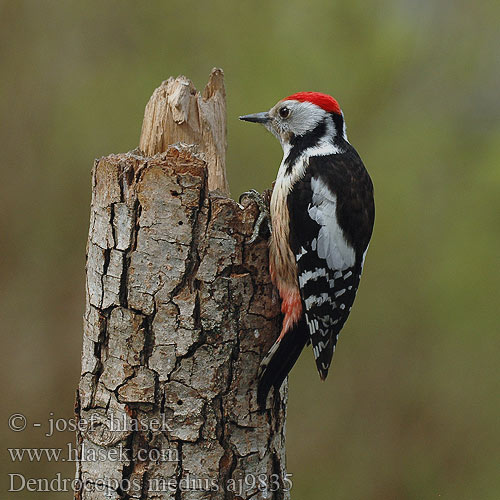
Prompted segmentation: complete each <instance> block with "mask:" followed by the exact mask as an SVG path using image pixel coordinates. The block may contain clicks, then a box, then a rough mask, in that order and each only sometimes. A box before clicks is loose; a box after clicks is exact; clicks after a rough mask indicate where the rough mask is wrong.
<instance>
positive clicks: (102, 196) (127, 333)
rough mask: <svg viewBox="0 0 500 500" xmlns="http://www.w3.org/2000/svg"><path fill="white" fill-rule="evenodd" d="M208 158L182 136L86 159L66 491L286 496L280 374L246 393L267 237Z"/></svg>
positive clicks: (269, 303)
mask: <svg viewBox="0 0 500 500" xmlns="http://www.w3.org/2000/svg"><path fill="white" fill-rule="evenodd" d="M143 132H144V127H143ZM220 136H221V137H225V132H224V133H222V134H220ZM185 140H186V139H185ZM187 140H188V141H190V138H189V137H188V138H187ZM202 149H203V148H202ZM220 164H221V163H219V165H220ZM209 172H210V171H209V170H208V169H207V162H206V161H204V159H203V157H202V156H200V155H196V154H193V153H192V152H191V151H190V150H188V149H185V148H179V147H168V148H167V150H166V151H165V152H163V153H158V154H156V155H154V156H146V155H145V154H144V153H142V152H141V151H140V150H136V151H133V152H130V153H126V154H119V155H110V156H108V157H105V158H101V159H100V160H98V161H96V164H95V166H94V170H93V177H92V178H93V181H92V206H91V220H90V231H89V240H88V247H87V304H86V311H85V318H84V336H83V354H82V375H81V380H80V384H79V389H78V392H77V403H76V414H77V417H78V420H79V422H80V430H79V431H78V435H77V440H78V447H79V451H80V459H79V462H78V465H77V478H78V479H80V482H81V485H82V489H81V491H80V492H78V493H77V494H76V498H79V499H85V500H90V499H92V500H94V499H103V500H104V499H110V498H111V499H118V498H121V499H127V498H140V499H162V500H163V499H165V500H166V499H172V500H173V499H175V500H184V499H186V500H195V499H231V498H235V499H237V498H245V499H246V498H266V499H288V498H289V494H288V492H287V491H285V490H284V488H283V487H284V486H285V487H286V484H283V477H284V474H285V457H284V455H285V446H284V439H285V436H284V423H285V409H286V385H285V386H284V388H283V389H282V391H281V393H280V394H279V395H277V397H276V398H275V400H274V402H273V407H272V408H269V409H268V410H267V411H266V412H264V413H259V412H258V411H257V404H256V375H257V370H258V366H259V363H260V360H261V359H262V357H263V356H264V355H265V353H266V352H267V350H268V349H269V347H270V346H271V344H272V343H273V340H274V339H275V338H276V336H277V332H278V330H279V307H278V306H279V304H278V301H277V299H276V296H275V294H274V292H273V289H272V286H271V284H270V278H269V275H268V268H267V245H266V242H265V241H263V240H258V241H257V242H256V243H255V244H253V245H245V240H248V238H249V237H250V235H251V232H252V226H253V223H254V221H255V218H256V215H257V213H256V212H257V211H256V207H255V206H254V205H251V206H249V207H246V208H243V207H241V205H239V204H238V203H236V202H235V201H233V200H231V199H230V198H228V197H227V196H225V195H221V194H220V193H219V192H217V193H214V192H212V193H211V192H210V189H209V187H210V179H209ZM224 179H225V175H224ZM97 457H98V458H97ZM274 475H276V476H274ZM276 482H278V484H279V488H277V487H276ZM285 489H286V488H285Z"/></svg>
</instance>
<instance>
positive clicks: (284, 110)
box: [279, 106, 290, 118]
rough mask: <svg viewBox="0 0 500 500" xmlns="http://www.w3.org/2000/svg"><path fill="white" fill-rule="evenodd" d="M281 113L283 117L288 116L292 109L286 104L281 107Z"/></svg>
mask: <svg viewBox="0 0 500 500" xmlns="http://www.w3.org/2000/svg"><path fill="white" fill-rule="evenodd" d="M279 114H280V116H281V118H286V117H287V116H288V115H289V114H290V110H289V109H288V108H287V107H286V106H283V107H282V108H280V110H279Z"/></svg>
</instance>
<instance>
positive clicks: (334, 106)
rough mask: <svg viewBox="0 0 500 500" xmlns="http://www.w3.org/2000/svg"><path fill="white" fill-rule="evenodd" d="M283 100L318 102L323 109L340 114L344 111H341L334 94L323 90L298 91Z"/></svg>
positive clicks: (317, 104)
mask: <svg viewBox="0 0 500 500" xmlns="http://www.w3.org/2000/svg"><path fill="white" fill-rule="evenodd" d="M283 100H284V101H287V100H293V101H299V102H306V101H307V102H311V103H312V104H316V106H319V107H320V108H321V109H324V110H325V111H328V112H329V113H337V114H338V115H340V114H341V113H342V112H341V111H340V106H339V103H338V102H337V101H336V100H335V99H334V98H333V97H332V96H330V95H328V94H322V93H321V92H297V93H296V94H292V95H290V96H288V97H285V99H283Z"/></svg>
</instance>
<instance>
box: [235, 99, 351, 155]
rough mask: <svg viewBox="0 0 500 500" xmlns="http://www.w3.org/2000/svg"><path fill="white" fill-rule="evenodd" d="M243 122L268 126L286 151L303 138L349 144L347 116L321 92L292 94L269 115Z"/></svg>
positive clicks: (264, 114)
mask: <svg viewBox="0 0 500 500" xmlns="http://www.w3.org/2000/svg"><path fill="white" fill-rule="evenodd" d="M240 120H244V121H247V122H254V123H260V124H262V125H264V127H266V128H267V129H268V130H269V131H271V132H272V133H273V134H274V135H275V136H276V137H277V138H278V140H279V141H280V143H281V145H282V147H283V149H284V150H286V149H287V148H288V147H289V146H290V145H291V144H293V143H294V142H297V140H301V139H302V138H306V139H307V138H309V137H310V138H311V139H312V140H313V139H314V140H316V141H331V142H334V141H335V140H336V139H337V140H338V139H344V140H347V137H346V131H345V124H344V115H343V113H342V111H341V109H340V106H339V104H338V102H337V101H336V100H335V99H334V98H333V97H331V96H329V95H327V94H321V93H320V92H298V93H297V94H292V95H291V96H288V97H285V98H284V99H281V101H278V103H277V104H275V105H274V106H273V107H272V108H271V109H270V110H269V111H264V112H263V113H255V114H252V115H245V116H240Z"/></svg>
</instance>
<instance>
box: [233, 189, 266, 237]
mask: <svg viewBox="0 0 500 500" xmlns="http://www.w3.org/2000/svg"><path fill="white" fill-rule="evenodd" d="M243 198H248V199H250V200H252V201H254V202H255V203H256V205H257V207H258V208H259V216H258V217H257V220H256V221H255V224H254V226H253V232H252V236H251V237H250V239H249V240H248V243H253V242H254V241H255V240H256V239H257V238H258V237H259V233H260V228H261V226H262V223H263V222H264V221H266V225H267V229H268V231H269V234H271V232H272V226H271V215H270V213H269V206H268V202H266V199H265V196H263V195H261V194H260V193H259V192H258V191H257V190H256V189H250V191H246V192H245V193H243V194H242V195H241V196H240V199H239V202H240V203H241V201H242V200H243Z"/></svg>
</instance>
